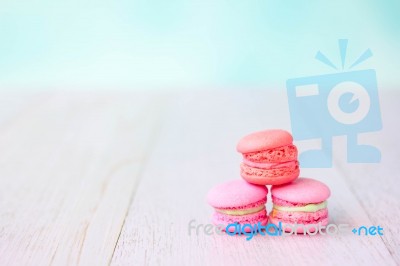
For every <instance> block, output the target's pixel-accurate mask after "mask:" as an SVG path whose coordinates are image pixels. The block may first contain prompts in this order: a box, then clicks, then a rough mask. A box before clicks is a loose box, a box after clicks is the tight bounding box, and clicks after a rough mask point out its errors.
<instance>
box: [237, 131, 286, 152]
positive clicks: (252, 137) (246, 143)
mask: <svg viewBox="0 0 400 266" xmlns="http://www.w3.org/2000/svg"><path fill="white" fill-rule="evenodd" d="M292 142H293V137H292V135H291V134H290V133H289V132H287V131H285V130H282V129H270V130H263V131H258V132H254V133H252V134H249V135H247V136H244V137H243V138H242V139H240V141H239V143H238V144H237V146H236V150H237V151H238V152H240V153H248V152H256V151H262V150H268V149H273V148H276V147H281V146H286V145H289V144H292Z"/></svg>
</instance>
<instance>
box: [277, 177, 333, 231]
mask: <svg viewBox="0 0 400 266" xmlns="http://www.w3.org/2000/svg"><path fill="white" fill-rule="evenodd" d="M271 193H272V202H273V209H272V211H271V213H270V221H271V223H273V224H275V225H278V224H279V222H281V223H282V224H284V225H293V224H297V225H304V226H310V228H309V231H310V232H313V231H315V230H316V227H315V226H311V225H317V224H319V225H323V226H325V225H327V224H328V209H327V202H326V200H327V199H328V198H329V196H330V195H331V192H330V190H329V188H328V187H327V186H326V185H325V184H323V183H322V182H320V181H317V180H314V179H311V178H298V179H296V180H295V181H293V182H291V183H288V184H284V185H278V186H272V191H271ZM304 226H298V227H297V230H296V231H297V232H298V233H303V230H304V228H305V227H304ZM283 229H284V230H285V229H286V228H285V227H283ZM290 230H292V229H290Z"/></svg>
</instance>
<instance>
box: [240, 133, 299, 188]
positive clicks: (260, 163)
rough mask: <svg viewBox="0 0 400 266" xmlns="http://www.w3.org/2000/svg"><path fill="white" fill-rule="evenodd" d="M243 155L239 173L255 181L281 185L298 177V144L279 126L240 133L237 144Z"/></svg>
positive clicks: (244, 177)
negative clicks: (242, 134)
mask: <svg viewBox="0 0 400 266" xmlns="http://www.w3.org/2000/svg"><path fill="white" fill-rule="evenodd" d="M236 149H237V151H238V152H240V153H242V155H243V162H242V163H241V165H240V175H241V176H242V178H243V179H245V180H246V181H247V182H250V183H253V184H258V185H280V184H284V183H288V182H291V181H293V180H295V179H296V178H298V177H299V174H300V169H299V162H298V160H297V148H296V146H295V145H293V137H292V135H291V134H290V133H289V132H287V131H285V130H281V129H272V130H263V131H258V132H255V133H252V134H249V135H247V136H245V137H243V138H242V139H241V140H240V141H239V143H238V144H237V146H236Z"/></svg>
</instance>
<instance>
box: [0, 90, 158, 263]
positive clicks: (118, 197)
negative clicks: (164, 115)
mask: <svg viewBox="0 0 400 266" xmlns="http://www.w3.org/2000/svg"><path fill="white" fill-rule="evenodd" d="M163 102H164V100H163V99H162V98H159V99H157V98H155V97H153V95H145V94H136V95H135V94H133V95H129V94H128V95H123V94H122V95H114V94H107V93H103V94H96V95H93V94H90V93H77V94H72V95H70V94H58V95H56V96H55V97H54V98H52V99H51V100H50V101H48V102H46V103H44V104H43V105H40V106H38V107H37V108H32V109H30V110H29V112H25V113H23V114H21V115H19V116H18V117H17V118H16V119H14V120H12V123H11V124H10V125H9V126H8V127H5V128H3V130H1V131H0V149H1V153H0V176H1V178H0V264H1V265H43V264H46V265H48V264H55V265H60V264H61V265H65V264H74V265H75V264H82V265H105V264H108V262H109V260H110V259H111V256H112V253H113V250H114V247H115V243H116V241H117V239H118V236H119V233H120V230H121V227H122V224H123V221H124V218H125V215H126V212H127V208H128V206H129V203H130V200H131V198H132V195H133V192H134V189H135V186H136V183H137V180H138V176H139V174H140V172H141V168H142V165H143V163H144V162H145V160H146V157H147V152H148V149H149V147H150V146H151V143H152V142H153V141H154V140H153V138H154V136H155V135H154V134H155V132H156V128H157V125H158V124H159V121H158V119H159V117H160V113H161V110H162V108H163Z"/></svg>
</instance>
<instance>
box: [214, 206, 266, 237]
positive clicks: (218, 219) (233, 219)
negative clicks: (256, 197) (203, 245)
mask: <svg viewBox="0 0 400 266" xmlns="http://www.w3.org/2000/svg"><path fill="white" fill-rule="evenodd" d="M212 222H213V224H215V225H222V226H223V228H221V229H222V230H223V231H225V229H226V227H227V226H228V225H230V224H235V223H236V224H240V225H241V226H244V225H245V224H250V225H251V226H252V228H253V229H255V228H256V225H257V224H258V223H260V224H261V225H263V226H265V225H267V224H268V214H267V211H266V210H265V209H264V210H262V211H259V212H256V213H252V214H247V215H227V214H223V213H219V212H214V214H213V216H212ZM243 230H244V231H245V232H250V231H251V230H252V229H251V228H250V227H247V226H245V227H244V228H243ZM228 231H229V232H233V231H235V227H234V226H231V227H230V228H228Z"/></svg>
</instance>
